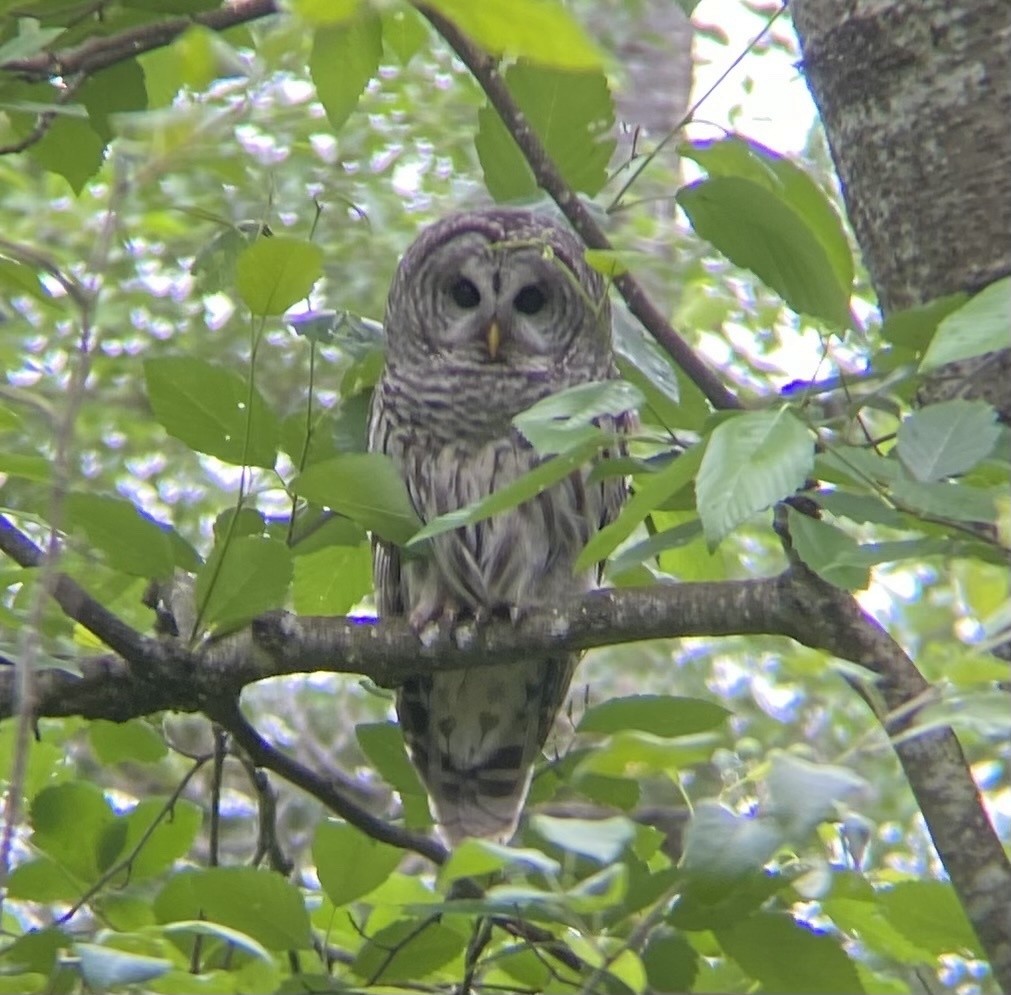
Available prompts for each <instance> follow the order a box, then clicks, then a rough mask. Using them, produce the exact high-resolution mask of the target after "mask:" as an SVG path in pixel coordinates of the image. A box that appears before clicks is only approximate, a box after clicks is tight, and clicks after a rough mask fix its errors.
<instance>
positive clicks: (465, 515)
mask: <svg viewBox="0 0 1011 995" xmlns="http://www.w3.org/2000/svg"><path fill="white" fill-rule="evenodd" d="M598 445H599V443H598V439H597V438H596V437H593V438H589V439H584V440H583V441H582V444H581V445H579V446H578V447H577V448H575V449H569V450H567V451H566V452H564V453H559V455H557V456H553V457H551V458H550V459H548V460H545V461H544V462H543V463H540V464H538V465H537V466H535V467H534V468H533V469H532V470H530V471H528V472H527V473H524V474H523V475H522V476H521V477H517V478H516V480H514V481H513V482H512V483H511V484H506V486H505V487H500V488H499V489H498V490H497V491H494V492H492V493H491V494H489V495H488V497H486V498H482V499H481V500H480V501H475V502H474V504H470V505H467V506H466V507H464V508H460V509H459V510H458V511H450V512H448V513H447V514H445V515H440V516H439V517H438V518H434V519H432V521H430V522H429V523H428V524H427V525H426V526H425V527H424V528H423V529H421V530H420V531H419V532H418V533H417V534H416V535H415V536H414V537H413V538H412V539H411V541H410V542H409V543H408V546H416V545H421V544H422V543H423V542H424V541H425V540H426V539H431V538H432V537H433V536H437V535H441V534H442V533H443V532H450V531H452V530H453V529H458V528H460V527H462V526H464V525H472V524H474V522H480V521H483V520H484V519H485V518H490V517H491V516H492V515H497V514H499V513H501V512H503V511H508V510H509V509H510V508H515V507H517V506H518V505H521V504H522V503H523V502H524V501H529V500H530V499H531V498H534V497H536V496H537V495H538V494H541V493H543V492H544V491H546V490H547V489H548V488H549V487H552V486H553V485H554V484H557V483H558V482H559V481H560V480H564V479H565V478H566V477H568V476H569V474H571V473H576V472H579V468H580V467H581V466H583V464H585V463H586V462H587V461H588V460H589V459H590V458H591V457H592V456H593V454H594V453H595V452H596V451H597V449H598Z"/></svg>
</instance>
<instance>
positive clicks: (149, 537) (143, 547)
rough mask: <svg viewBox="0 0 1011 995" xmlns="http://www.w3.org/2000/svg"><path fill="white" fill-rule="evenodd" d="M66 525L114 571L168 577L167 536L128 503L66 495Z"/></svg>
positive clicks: (172, 563) (170, 565)
mask: <svg viewBox="0 0 1011 995" xmlns="http://www.w3.org/2000/svg"><path fill="white" fill-rule="evenodd" d="M66 513H67V522H68V524H69V525H70V526H71V527H72V528H78V529H80V530H81V531H82V532H84V534H85V535H86V536H87V537H88V540H89V542H91V544H92V545H93V546H95V547H96V548H98V549H100V550H101V551H102V552H103V553H104V554H105V556H106V559H107V560H108V561H109V564H110V565H111V566H113V567H115V568H116V569H117V570H122V571H123V572H124V573H128V574H132V575H134V576H135V577H150V578H156V577H157V578H166V577H170V576H171V575H172V570H173V568H174V566H175V557H174V556H173V554H172V544H171V543H170V541H169V537H168V532H167V530H166V529H165V528H163V527H162V526H160V525H159V524H158V523H157V522H155V521H153V520H152V519H151V518H148V517H147V515H145V514H144V513H143V512H141V511H140V510H139V509H138V508H136V507H135V506H134V505H133V504H132V503H131V502H130V501H127V500H125V499H124V498H117V497H107V496H105V495H102V494H84V493H80V492H78V493H74V494H68V495H67V500H66Z"/></svg>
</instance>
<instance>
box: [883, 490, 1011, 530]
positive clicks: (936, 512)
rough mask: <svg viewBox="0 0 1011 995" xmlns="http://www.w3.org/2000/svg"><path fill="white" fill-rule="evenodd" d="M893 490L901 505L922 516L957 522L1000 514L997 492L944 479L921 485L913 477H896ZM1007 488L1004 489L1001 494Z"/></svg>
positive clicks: (971, 520)
mask: <svg viewBox="0 0 1011 995" xmlns="http://www.w3.org/2000/svg"><path fill="white" fill-rule="evenodd" d="M890 490H891V496H892V498H893V499H894V500H895V502H896V503H897V504H900V505H902V507H904V508H907V509H909V510H910V511H913V512H915V513H917V514H921V515H933V516H937V517H938V518H950V519H952V520H953V521H956V522H992V521H994V518H995V516H996V503H995V498H996V494H997V493H998V492H997V491H995V492H993V493H991V492H988V491H981V490H978V489H977V488H975V487H967V486H966V485H964V484H955V483H946V482H943V481H939V482H937V483H932V484H921V483H919V482H917V481H912V480H895V481H893V482H892V484H891V488H890ZM1005 490H1006V488H1000V489H999V493H1002V494H1003V493H1004V491H1005Z"/></svg>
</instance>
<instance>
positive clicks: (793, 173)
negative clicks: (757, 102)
mask: <svg viewBox="0 0 1011 995" xmlns="http://www.w3.org/2000/svg"><path fill="white" fill-rule="evenodd" d="M679 152H680V153H681V155H683V156H685V157H686V158H688V159H694V160H695V162H697V163H698V164H699V165H700V166H702V168H703V169H705V170H707V171H708V173H709V175H710V176H724V177H735V176H736V177H738V178H741V179H746V180H750V181H752V182H754V183H758V184H759V185H760V186H762V187H764V188H765V189H766V190H768V191H769V192H770V193H772V194H774V195H775V196H776V197H777V198H779V199H780V200H782V202H783V203H784V205H786V206H787V207H789V208H790V209H791V210H792V211H793V212H795V213H796V214H797V215H798V216H799V217H800V218H801V219H802V220H803V222H804V223H805V225H806V226H807V228H808V230H809V231H810V232H811V234H812V235H813V236H814V237H815V238H816V239H817V241H818V243H819V244H820V245H821V246H822V248H823V249H824V250H825V253H826V256H827V257H828V261H829V264H830V265H831V267H832V270H833V272H834V273H835V276H836V279H837V280H838V282H839V285H840V286H841V287H842V288H843V289H844V290H845V291H846V292H847V296H848V291H849V288H850V287H851V286H852V284H853V253H852V251H851V249H850V244H849V239H848V238H847V237H846V230H845V228H844V227H843V223H842V219H841V218H840V217H839V214H838V213H837V211H836V210H835V208H834V207H833V206H832V202H831V201H830V200H829V199H828V197H827V195H826V194H825V192H824V191H823V190H822V189H821V187H820V186H818V184H817V183H816V182H815V181H814V180H813V179H812V178H811V177H810V176H809V175H808V173H806V172H805V171H804V170H803V169H801V168H800V167H799V166H798V165H797V164H796V163H794V162H791V161H790V160H789V159H786V158H784V157H783V156H781V155H777V154H776V153H775V152H773V151H772V150H771V149H768V148H766V147H765V146H763V145H759V144H758V143H757V142H752V141H746V140H744V139H741V138H737V137H731V138H724V139H720V140H718V141H702V142H692V143H687V144H683V145H681V146H680V147H679Z"/></svg>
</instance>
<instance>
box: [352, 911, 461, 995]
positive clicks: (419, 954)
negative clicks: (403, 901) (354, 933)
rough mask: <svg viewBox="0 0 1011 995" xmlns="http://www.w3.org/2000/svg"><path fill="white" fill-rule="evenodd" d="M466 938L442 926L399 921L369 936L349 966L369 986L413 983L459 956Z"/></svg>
mask: <svg viewBox="0 0 1011 995" xmlns="http://www.w3.org/2000/svg"><path fill="white" fill-rule="evenodd" d="M466 946H467V937H466V936H464V935H461V934H460V933H457V932H456V931H455V930H453V929H450V928H449V927H448V926H444V925H442V924H441V923H440V922H438V921H437V918H436V917H435V916H433V917H432V918H431V919H430V920H429V921H428V923H423V922H421V923H419V922H417V921H416V920H414V919H400V920H398V921H397V922H394V923H391V924H390V925H389V926H386V927H385V928H384V929H381V930H379V932H378V933H376V934H375V935H374V936H371V937H369V939H368V941H367V942H366V943H365V945H364V946H363V947H362V948H361V950H359V951H358V955H357V956H356V957H355V959H354V963H353V964H352V965H351V970H352V971H354V973H355V974H357V975H358V977H360V978H363V979H365V980H367V981H369V983H370V984H375V983H376V982H382V983H384V984H386V985H391V984H395V983H396V982H398V981H400V982H411V983H417V982H419V981H423V980H424V979H425V978H427V977H428V976H429V975H430V974H431V973H432V972H433V971H436V970H437V969H438V968H440V967H442V966H443V965H444V964H447V963H448V962H449V961H450V960H452V959H453V958H454V957H456V956H457V955H458V954H460V953H462V952H463V950H464V949H465V948H466Z"/></svg>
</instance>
